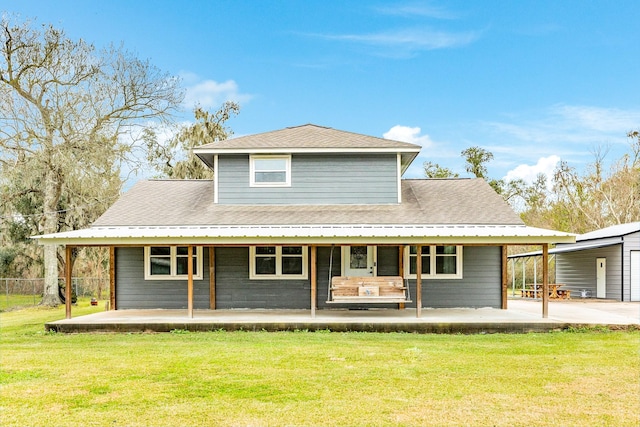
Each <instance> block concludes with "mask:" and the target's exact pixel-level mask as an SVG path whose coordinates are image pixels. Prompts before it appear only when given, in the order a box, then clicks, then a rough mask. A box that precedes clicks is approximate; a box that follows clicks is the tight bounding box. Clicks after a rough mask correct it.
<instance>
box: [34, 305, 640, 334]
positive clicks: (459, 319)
mask: <svg viewBox="0 0 640 427" xmlns="http://www.w3.org/2000/svg"><path fill="white" fill-rule="evenodd" d="M508 304H509V307H508V309H507V310H499V309H493V308H480V309H468V308H457V309H456V308H454V309H428V308H425V309H423V310H422V316H421V317H420V318H416V315H415V309H405V310H389V309H386V310H385V309H371V310H346V309H341V310H318V311H317V312H316V316H315V317H313V318H312V317H311V314H310V310H195V311H194V315H193V318H191V317H188V315H187V311H186V310H115V311H105V312H100V313H94V314H90V315H87V316H79V317H76V318H72V319H65V320H59V321H55V322H50V323H47V324H46V325H45V329H46V330H51V331H58V332H169V331H172V330H190V331H212V330H230V331H232V330H250V331H261V330H265V331H293V330H309V331H315V330H331V331H336V332H342V331H360V332H417V333H495V332H507V333H525V332H544V331H550V330H562V329H567V328H569V327H572V326H573V327H583V326H606V327H609V328H614V329H630V328H640V303H620V302H585V301H553V302H551V303H550V304H549V317H548V318H547V319H543V318H542V305H541V302H540V301H532V300H521V299H512V300H509V302H508Z"/></svg>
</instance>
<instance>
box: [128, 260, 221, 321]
mask: <svg viewBox="0 0 640 427" xmlns="http://www.w3.org/2000/svg"><path fill="white" fill-rule="evenodd" d="M208 252H209V251H208V249H207V248H204V251H203V257H204V260H205V261H204V262H203V263H202V264H203V276H202V280H194V281H193V307H194V308H196V309H207V308H209V264H208V262H206V260H207V259H208V256H209V255H208ZM116 280H117V283H116V304H117V307H118V309H152V308H164V309H182V308H184V309H186V308H187V281H186V280H166V281H163V280H145V279H144V249H143V248H116Z"/></svg>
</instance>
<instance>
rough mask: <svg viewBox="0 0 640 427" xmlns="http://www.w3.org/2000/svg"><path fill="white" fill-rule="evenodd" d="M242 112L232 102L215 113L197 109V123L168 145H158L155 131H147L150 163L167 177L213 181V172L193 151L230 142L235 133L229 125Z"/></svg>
mask: <svg viewBox="0 0 640 427" xmlns="http://www.w3.org/2000/svg"><path fill="white" fill-rule="evenodd" d="M239 111H240V106H239V105H238V104H237V103H235V102H231V101H227V102H225V103H224V104H223V105H222V106H221V107H220V109H219V110H218V111H216V112H214V113H211V112H208V111H206V110H203V109H202V108H200V107H196V108H195V109H194V111H193V113H194V116H195V120H196V121H195V123H193V124H191V125H188V126H184V127H182V128H181V129H179V130H178V132H177V133H176V134H175V135H174V136H173V138H171V139H170V140H169V141H168V142H166V143H162V142H160V141H158V136H157V134H156V132H155V131H154V130H153V129H152V128H146V129H145V131H144V140H145V142H146V144H147V153H148V154H147V160H148V161H149V163H150V164H151V165H152V166H153V167H154V168H155V169H156V170H157V171H158V172H159V173H160V175H161V176H164V177H168V178H173V179H212V178H213V173H212V171H211V169H209V168H208V167H207V166H206V165H205V164H204V163H202V161H201V160H200V159H198V158H197V156H196V155H195V154H193V148H194V147H197V146H199V145H204V144H210V143H212V142H216V141H222V140H225V139H227V138H229V137H230V136H231V135H232V134H233V132H232V131H231V129H229V128H228V127H226V126H225V123H226V122H227V121H228V120H229V119H230V118H231V116H235V115H237V114H238V112H239ZM185 154H186V157H185Z"/></svg>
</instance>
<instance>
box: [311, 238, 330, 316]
mask: <svg viewBox="0 0 640 427" xmlns="http://www.w3.org/2000/svg"><path fill="white" fill-rule="evenodd" d="M317 252H318V247H317V246H311V317H312V318H315V317H316V299H317V298H316V296H317V294H318V271H317V267H316V263H317V258H318V257H317ZM329 286H330V285H329Z"/></svg>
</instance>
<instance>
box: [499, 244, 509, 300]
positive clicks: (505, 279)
mask: <svg viewBox="0 0 640 427" xmlns="http://www.w3.org/2000/svg"><path fill="white" fill-rule="evenodd" d="M507 262H508V258H507V246H502V307H501V308H502V309H503V310H506V309H507V282H508V277H507Z"/></svg>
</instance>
